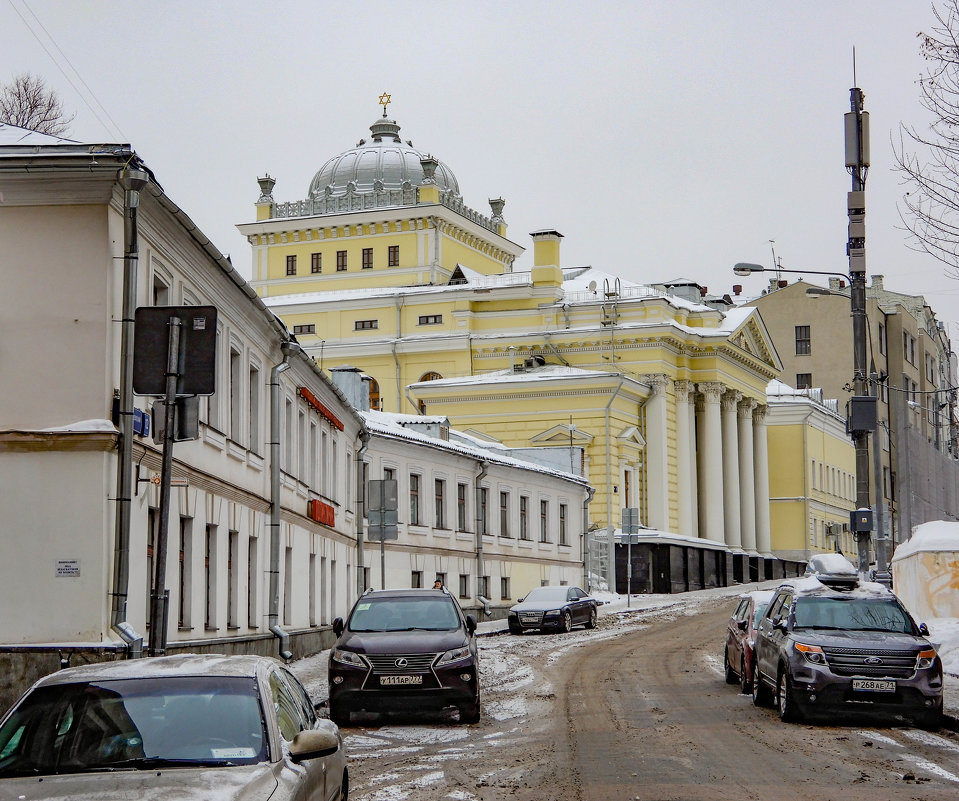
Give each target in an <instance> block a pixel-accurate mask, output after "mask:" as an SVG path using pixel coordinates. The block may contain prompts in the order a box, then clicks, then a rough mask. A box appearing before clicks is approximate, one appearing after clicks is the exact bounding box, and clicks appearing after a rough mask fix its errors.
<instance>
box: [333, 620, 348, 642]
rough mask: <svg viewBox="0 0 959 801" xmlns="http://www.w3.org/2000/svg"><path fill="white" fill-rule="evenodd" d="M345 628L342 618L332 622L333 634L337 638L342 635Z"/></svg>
mask: <svg viewBox="0 0 959 801" xmlns="http://www.w3.org/2000/svg"><path fill="white" fill-rule="evenodd" d="M344 628H346V626H344V625H343V618H341V617H338V618H335V619H334V620H333V633H334V634H335V635H336V636H337V637H339V636H340V635H341V634H342V633H343V629H344Z"/></svg>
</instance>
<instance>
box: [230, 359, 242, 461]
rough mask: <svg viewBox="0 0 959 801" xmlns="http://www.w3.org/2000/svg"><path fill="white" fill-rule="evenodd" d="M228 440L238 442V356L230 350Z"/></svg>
mask: <svg viewBox="0 0 959 801" xmlns="http://www.w3.org/2000/svg"><path fill="white" fill-rule="evenodd" d="M230 438H231V439H232V440H233V441H234V442H239V441H240V354H239V353H237V352H236V351H235V350H234V349H233V348H230Z"/></svg>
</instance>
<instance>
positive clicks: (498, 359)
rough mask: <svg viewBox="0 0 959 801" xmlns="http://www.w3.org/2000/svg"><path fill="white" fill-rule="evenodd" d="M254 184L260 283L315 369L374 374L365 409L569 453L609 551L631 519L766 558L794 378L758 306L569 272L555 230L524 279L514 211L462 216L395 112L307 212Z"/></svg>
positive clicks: (256, 282) (495, 513) (270, 183)
mask: <svg viewBox="0 0 959 801" xmlns="http://www.w3.org/2000/svg"><path fill="white" fill-rule="evenodd" d="M386 100H387V101H388V97H387V98H386ZM381 101H382V98H381ZM259 184H260V196H259V199H258V200H257V203H256V221H255V222H248V223H243V224H240V225H239V226H238V228H239V230H240V231H241V233H242V234H243V235H245V236H246V237H247V239H248V241H249V243H250V245H251V247H252V280H251V282H250V283H251V285H252V286H253V288H254V289H255V290H256V291H257V292H258V293H259V294H260V296H261V297H262V298H263V300H264V302H265V303H266V305H267V306H268V307H269V308H270V309H272V311H273V312H274V313H276V314H277V315H278V316H279V317H280V318H281V319H282V320H283V321H284V322H285V323H286V325H287V326H288V327H289V328H290V330H291V331H292V332H293V333H294V334H295V336H296V338H297V340H298V341H299V343H300V344H301V345H302V346H303V348H304V349H305V350H306V351H307V352H308V353H309V354H310V355H312V356H313V358H314V359H315V360H316V361H317V363H318V364H319V366H320V367H321V369H324V370H327V371H328V370H329V369H331V368H334V367H340V366H343V365H351V366H353V367H355V368H358V369H359V370H361V371H362V372H363V373H365V374H366V375H367V376H369V386H370V405H371V407H372V408H374V409H380V410H382V411H387V412H399V413H404V414H425V415H429V416H443V417H445V418H448V419H449V422H450V424H451V425H453V426H454V427H456V428H457V429H459V430H461V431H465V432H466V433H468V434H472V435H473V436H475V437H477V438H479V439H485V440H488V441H496V442H501V443H503V444H504V445H506V446H508V447H513V448H554V449H556V450H557V454H563V456H562V457H560V458H562V459H565V460H566V461H568V462H570V464H569V465H568V466H566V468H565V469H566V470H568V471H569V472H575V473H580V472H582V473H583V474H585V475H586V476H587V477H588V478H589V481H590V483H591V484H592V486H593V488H594V492H595V494H594V496H593V498H592V501H591V504H590V508H589V518H590V520H591V526H590V528H591V530H593V531H594V532H595V534H594V537H595V536H596V535H598V536H599V538H600V539H602V538H603V537H604V536H605V538H606V540H605V541H606V543H607V544H608V546H609V550H610V552H611V551H612V548H611V545H612V542H613V541H614V538H615V536H616V535H617V534H618V532H619V530H620V528H621V523H622V510H623V509H624V508H627V507H629V508H636V509H637V510H638V515H639V522H640V523H641V524H642V526H644V527H646V529H648V530H649V531H644V533H646V534H649V535H658V536H661V537H663V538H665V540H667V541H675V542H686V541H688V540H694V541H695V542H697V543H700V544H701V545H702V546H703V547H706V548H709V549H713V550H719V551H724V552H726V553H728V554H734V555H740V556H744V555H752V556H770V555H771V551H772V548H771V544H770V521H769V477H768V476H769V473H768V453H767V438H766V420H765V417H766V411H767V400H766V386H767V384H768V383H769V381H770V380H771V379H773V378H777V377H778V376H779V374H780V372H781V363H780V360H779V357H778V355H777V354H776V350H775V348H774V346H773V345H772V341H771V339H770V337H769V335H768V332H767V331H766V328H765V326H764V324H763V321H762V318H761V316H760V314H759V313H758V311H757V310H756V309H755V308H752V307H732V308H716V307H714V306H711V305H707V304H706V303H705V302H701V301H700V302H691V301H689V300H686V299H683V298H681V297H678V296H675V295H673V294H670V293H668V292H667V291H660V290H657V289H653V288H651V287H649V286H645V285H641V284H637V283H633V282H630V281H626V280H622V279H620V278H618V277H616V276H615V275H612V274H610V273H605V272H602V271H600V270H597V269H593V268H591V267H588V266H580V267H568V266H564V265H563V264H562V261H561V252H560V250H561V241H562V235H561V234H560V233H559V232H557V231H555V230H551V229H544V230H540V231H534V232H533V233H531V234H530V237H531V239H532V260H531V261H532V264H526V265H525V267H523V266H521V264H518V262H519V261H520V257H521V256H523V253H524V250H525V249H524V248H523V247H522V246H520V245H519V244H517V243H516V242H514V241H513V240H512V239H510V238H509V237H508V236H507V225H506V221H505V219H504V217H503V210H504V205H505V204H504V201H503V200H502V199H501V198H497V199H494V200H490V201H489V206H490V210H489V213H488V214H484V213H481V212H478V211H476V210H474V209H472V208H470V207H468V206H467V205H466V204H465V203H464V201H463V197H462V195H461V193H460V188H459V185H458V183H457V180H456V177H455V175H454V174H453V172H452V170H451V169H450V168H449V167H448V166H447V165H446V164H444V163H443V162H442V161H440V160H438V159H436V158H434V157H433V156H432V155H430V154H428V153H424V152H421V151H419V150H417V149H414V148H413V146H412V144H411V143H410V142H404V141H403V140H402V139H401V138H400V126H399V125H398V124H397V123H396V122H395V121H394V120H392V119H388V118H387V116H386V106H385V104H384V111H383V116H382V117H380V118H378V119H377V120H376V121H375V122H374V123H373V125H371V126H370V135H369V137H368V138H364V139H361V140H360V141H359V142H358V144H357V145H356V146H355V147H353V148H350V149H348V150H345V151H343V152H342V153H339V154H337V155H334V156H332V157H331V158H330V159H329V160H328V161H327V162H326V163H325V164H323V165H322V166H321V167H320V169H319V170H318V171H317V172H316V174H315V175H314V177H313V178H312V181H311V182H310V183H309V187H308V190H307V194H306V197H305V199H301V200H295V201H288V202H277V201H276V200H275V199H274V197H273V189H274V185H275V182H274V180H273V179H272V178H270V177H269V176H268V175H267V177H265V178H260V179H259ZM526 259H529V256H526ZM570 454H575V457H573V456H571V455H570ZM398 480H399V482H400V484H399V497H400V499H401V500H400V509H399V514H400V518H401V519H402V516H403V501H402V499H403V497H404V485H403V477H402V476H400V477H398ZM534 505H535V501H534ZM500 512H502V510H497V509H495V508H494V509H493V510H491V511H490V514H489V519H490V521H491V525H490V528H491V529H492V531H491V532H490V535H491V536H496V535H497V532H496V521H497V520H498V519H499V513H500ZM528 514H529V515H530V516H531V517H535V515H536V514H537V509H535V508H534V509H531V510H528ZM504 519H505V518H504ZM587 558H588V555H587ZM729 564H730V568H729V578H730V579H732V578H733V577H734V576H733V572H734V568H733V567H731V565H732V564H733V560H729ZM737 564H740V563H739V562H737ZM723 569H725V568H723ZM735 570H736V572H738V573H739V575H737V576H735V578H736V579H737V580H744V576H743V575H742V570H743V568H742V567H739V568H736V569H735ZM760 577H761V576H760ZM748 578H749V577H748V576H745V580H748ZM723 583H725V582H723Z"/></svg>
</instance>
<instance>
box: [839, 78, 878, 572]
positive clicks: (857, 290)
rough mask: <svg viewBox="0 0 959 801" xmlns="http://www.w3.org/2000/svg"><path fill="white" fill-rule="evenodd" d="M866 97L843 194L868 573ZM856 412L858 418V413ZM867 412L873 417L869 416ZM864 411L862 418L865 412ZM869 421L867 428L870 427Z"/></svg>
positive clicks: (862, 555)
mask: <svg viewBox="0 0 959 801" xmlns="http://www.w3.org/2000/svg"><path fill="white" fill-rule="evenodd" d="M863 100H864V95H863V93H862V90H861V89H859V88H856V87H854V88H852V89H850V90H849V105H850V111H849V112H847V113H846V115H845V133H846V169H847V170H848V171H849V173H850V175H852V190H851V191H850V192H849V194H848V196H847V204H846V205H847V210H848V214H849V241H848V243H847V245H846V253H847V255H848V256H849V278H850V282H851V283H850V288H849V289H850V293H849V297H850V303H851V306H852V337H853V393H854V395H855V397H854V398H853V404H852V405H851V407H850V409H851V410H852V412H853V414H851V415H850V423H849V429H850V433H851V434H852V436H853V440H854V442H855V444H856V513H855V514H854V515H853V516H852V517H851V521H852V523H853V531H854V533H855V535H856V543H857V551H858V557H859V565H858V567H859V573H860V574H862V575H865V574H866V573H868V572H869V545H870V537H871V533H872V513H871V506H870V503H869V434H870V432H871V431H872V430H874V428H875V418H876V412H875V409H876V406H875V404H876V399H875V398H870V397H868V396H869V382H868V379H867V374H866V222H865V218H866V191H865V190H866V173H867V172H868V170H869V113H868V112H866V111H863V110H862V106H863ZM857 410H858V411H859V412H860V414H856V411H857ZM870 410H871V415H870ZM863 413H864V414H863ZM870 417H871V426H870Z"/></svg>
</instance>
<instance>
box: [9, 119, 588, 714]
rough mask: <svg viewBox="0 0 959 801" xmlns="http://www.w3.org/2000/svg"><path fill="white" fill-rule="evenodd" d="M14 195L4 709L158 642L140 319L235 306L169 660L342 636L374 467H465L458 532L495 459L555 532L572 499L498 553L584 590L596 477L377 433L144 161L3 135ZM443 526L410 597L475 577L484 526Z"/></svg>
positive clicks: (360, 577)
mask: <svg viewBox="0 0 959 801" xmlns="http://www.w3.org/2000/svg"><path fill="white" fill-rule="evenodd" d="M0 193H2V200H0V242H2V247H0V278H2V292H3V294H2V299H3V300H2V303H0V331H2V336H0V371H2V380H0V521H2V526H0V532H2V538H3V546H4V547H3V552H4V554H5V558H4V559H3V561H2V563H0V608H2V609H3V610H4V615H3V616H2V618H0V671H2V673H3V675H4V676H6V679H5V680H4V681H3V682H0V702H3V701H8V702H9V701H12V700H13V699H14V698H15V696H16V694H17V692H18V691H19V690H22V689H23V688H24V687H25V686H26V685H27V684H29V683H30V682H31V681H32V680H33V679H34V678H35V677H36V676H38V675H42V674H44V673H47V672H49V671H50V670H53V669H55V668H56V667H57V665H58V664H59V662H58V660H59V659H60V658H61V657H62V658H63V659H67V660H72V661H73V663H74V664H76V663H77V662H80V661H85V660H90V659H103V658H116V657H123V656H127V655H132V654H135V653H136V652H137V651H138V649H139V647H140V642H139V641H140V639H141V638H142V639H143V641H144V645H145V644H146V643H147V642H149V635H150V634H151V624H152V622H153V621H151V620H150V603H149V596H150V589H151V585H152V583H153V576H154V575H155V568H156V566H157V552H158V549H159V547H160V541H159V540H158V529H159V527H160V526H159V520H160V516H161V504H160V496H161V489H160V487H159V486H158V485H157V483H155V482H156V481H157V479H159V477H160V474H161V472H162V451H161V448H160V446H159V445H158V444H157V442H155V441H154V438H153V435H152V434H153V432H147V431H145V430H144V429H143V428H142V426H143V425H144V421H147V422H150V421H155V420H156V419H157V418H156V416H154V417H152V418H151V415H150V414H149V412H150V408H151V404H152V403H153V401H154V398H150V397H142V396H134V395H133V392H132V384H133V381H132V377H131V376H132V373H133V372H135V367H136V365H135V364H134V363H133V356H132V354H133V351H134V329H135V326H134V323H133V319H134V313H133V312H134V309H135V308H136V307H150V306H154V307H155V306H173V307H186V306H196V307H204V306H213V307H215V309H216V332H217V336H216V338H215V349H216V392H215V394H213V395H212V396H210V397H207V398H201V401H200V404H199V424H198V437H197V438H196V439H195V440H191V441H183V442H177V443H176V444H175V445H174V446H173V463H172V469H171V471H170V474H171V476H172V479H173V480H174V483H175V484H176V485H177V486H174V487H173V488H172V489H171V491H170V503H169V524H168V526H167V555H166V559H165V560H164V562H163V564H164V565H165V582H164V583H163V586H164V587H165V588H166V589H168V590H169V603H168V606H167V620H166V626H165V636H164V638H163V639H164V640H165V645H166V650H168V651H173V650H212V651H227V652H229V651H244V652H249V651H254V652H261V653H273V654H276V653H283V652H285V651H290V652H294V653H296V654H299V655H302V654H305V653H310V652H313V651H315V650H319V648H321V647H324V646H325V645H327V644H328V640H329V623H330V622H331V621H332V619H333V618H334V617H336V616H338V615H344V614H346V612H348V610H349V608H350V606H351V604H352V602H353V600H354V599H355V597H356V595H357V593H358V592H359V591H360V590H361V589H362V588H363V587H364V586H367V583H368V584H375V583H376V582H375V580H373V577H374V576H375V573H376V568H375V565H376V564H378V563H377V562H375V561H374V554H373V552H372V550H371V549H370V548H369V547H367V548H365V549H364V548H363V543H362V542H361V541H359V542H358V537H357V530H358V529H359V528H361V523H362V518H363V509H362V506H361V503H362V499H363V494H362V493H358V492H357V487H358V486H359V483H360V481H362V476H363V474H364V471H363V468H362V462H363V461H366V462H369V464H370V468H369V471H370V475H373V473H374V472H375V474H377V475H379V474H380V473H381V472H382V471H383V469H385V468H388V467H390V466H391V465H392V469H395V470H397V471H398V472H400V471H402V472H403V474H404V480H408V479H407V478H406V477H407V476H408V475H409V474H410V470H411V467H410V465H412V464H414V463H418V464H420V465H422V466H423V470H424V472H423V473H422V475H423V480H424V482H426V481H434V480H435V477H436V476H438V475H439V473H438V472H437V471H439V470H441V469H442V470H446V471H448V480H449V482H450V483H449V487H450V492H452V493H454V494H453V495H451V496H450V499H449V501H448V503H449V505H448V509H449V514H450V515H451V516H453V517H452V519H454V520H455V515H456V514H457V513H458V511H457V509H458V507H457V506H456V504H455V500H454V499H455V493H456V492H458V491H459V485H460V484H461V483H464V482H465V483H466V484H467V485H468V486H470V487H474V485H473V483H472V482H473V481H474V480H475V478H476V475H477V473H476V470H475V465H476V464H477V463H478V461H488V462H489V468H488V475H487V477H486V478H485V479H484V480H485V481H486V484H485V485H484V484H482V483H481V486H486V487H487V488H488V489H489V493H490V498H495V495H494V493H497V492H499V491H500V488H501V487H506V486H509V490H508V491H509V492H510V493H511V494H512V493H515V494H516V496H519V495H524V496H528V497H529V498H530V499H531V500H530V503H532V504H534V505H535V504H538V503H539V501H540V500H541V499H542V500H545V501H547V502H548V504H549V506H548V515H549V524H550V536H553V531H554V527H555V526H558V525H559V517H558V515H559V514H560V513H559V508H560V506H559V504H568V505H567V507H566V509H567V513H568V514H569V519H568V520H567V521H566V524H565V525H567V526H568V529H567V535H568V537H569V541H570V544H569V545H566V546H563V545H561V544H560V543H559V541H558V540H556V541H554V543H553V544H551V545H550V546H549V547H547V544H546V543H542V544H540V543H538V542H533V543H530V544H528V545H527V544H525V543H522V544H521V543H519V542H517V543H516V544H515V545H513V544H506V545H505V546H504V547H502V548H500V547H499V543H493V544H491V545H490V547H489V554H490V556H489V557H488V559H487V564H489V565H490V568H491V569H490V571H489V573H488V574H489V575H490V577H491V580H493V581H494V583H496V584H501V577H503V576H505V577H507V578H509V577H510V576H514V577H515V576H517V575H520V574H522V575H523V577H524V579H523V583H524V585H525V583H526V576H527V574H529V575H532V576H535V577H538V578H540V579H541V580H549V581H562V580H568V581H570V583H573V580H574V578H578V576H579V575H581V570H582V556H581V548H580V536H581V534H582V531H583V529H584V527H585V524H584V520H583V503H584V499H585V496H586V485H585V482H584V481H583V480H582V479H579V478H576V477H573V476H565V477H564V476H562V475H560V474H558V473H557V471H555V470H554V471H549V470H541V469H532V468H530V467H529V466H526V467H523V466H522V464H521V463H520V462H518V461H515V460H514V461H513V462H511V461H510V459H509V457H508V456H504V457H502V458H501V459H500V460H497V459H495V458H493V457H492V456H489V457H487V456H482V455H478V454H474V453H467V449H465V448H461V449H460V450H459V451H458V452H454V451H449V450H443V449H438V448H436V447H435V445H434V443H432V442H420V441H417V442H413V441H412V440H407V441H402V442H401V438H398V437H397V436H395V432H392V430H390V426H389V425H386V424H383V425H382V426H379V425H378V424H374V423H373V422H370V423H369V426H368V425H367V424H366V423H365V421H364V418H363V416H362V415H361V414H359V413H358V412H357V411H355V409H354V407H353V406H351V405H350V404H349V403H348V402H347V399H346V396H345V395H344V394H343V392H342V391H341V390H339V389H338V388H337V387H336V386H335V385H334V384H333V383H332V382H331V381H330V380H329V379H328V378H327V377H326V376H325V375H324V373H323V372H322V371H321V370H320V369H319V368H318V367H317V365H316V364H315V362H314V361H313V360H312V359H311V358H309V357H308V356H306V355H305V354H303V353H302V352H301V351H300V350H299V347H298V346H297V344H296V342H295V340H294V339H292V338H291V337H290V334H289V333H288V331H287V328H286V327H285V326H284V324H283V323H282V322H280V321H279V319H278V318H277V317H276V316H275V315H274V314H273V313H272V312H271V311H270V310H269V309H267V308H266V307H265V305H264V304H263V302H262V301H261V300H260V299H259V297H258V296H257V295H256V293H255V292H254V291H253V290H252V289H251V288H250V286H249V285H248V284H247V283H246V281H244V279H243V278H241V277H240V276H239V275H238V274H237V273H236V271H235V270H234V269H233V266H232V264H231V262H230V260H229V258H228V257H225V256H223V255H222V254H221V253H220V252H219V251H218V250H217V249H216V248H215V247H214V246H213V245H212V243H210V242H209V240H208V239H207V238H206V237H205V236H204V235H203V234H202V232H200V231H199V229H197V227H196V226H195V224H194V223H193V222H192V220H190V218H189V217H188V216H187V215H186V213H185V212H184V211H183V210H182V209H180V208H179V207H177V206H176V204H175V203H174V202H173V201H172V200H171V199H170V198H169V197H168V196H167V195H166V194H165V192H164V191H163V189H162V187H161V185H160V184H159V182H158V181H157V180H156V178H155V177H154V176H153V175H152V173H150V171H149V169H148V167H147V166H146V165H145V164H144V163H143V162H142V161H141V160H140V159H139V158H138V156H137V155H136V154H135V153H134V151H133V150H132V149H131V148H130V147H129V146H128V145H123V144H116V145H103V144H99V145H90V144H82V143H76V142H70V141H67V140H62V139H57V138H54V137H48V136H44V135H39V134H35V133H32V132H28V131H23V130H22V129H17V128H13V127H11V126H5V125H0ZM380 428H382V429H383V430H379V429H380ZM368 429H370V430H372V435H371V433H370V430H368ZM414 439H415V438H414ZM440 465H442V467H440ZM510 482H513V483H512V484H511V483H510ZM431 486H432V485H431ZM514 487H515V489H514ZM405 491H407V492H408V490H405ZM473 491H475V488H474V489H473ZM424 492H432V490H430V489H426V488H424ZM470 498H472V496H470ZM424 502H425V499H424ZM430 502H432V501H430ZM473 502H474V501H472V500H468V503H473ZM490 502H491V503H495V500H491V501H490ZM470 508H471V511H470V513H469V514H470V515H471V516H472V515H473V514H475V512H474V511H472V507H470ZM538 509H539V507H538V506H534V509H531V510H528V514H529V515H530V521H531V522H530V526H531V528H533V530H534V531H535V530H536V529H535V528H534V527H535V526H536V525H537V524H538V523H537V522H536V521H537V520H538V518H536V517H535V515H537V514H538ZM406 522H408V521H406ZM441 528H442V527H441V526H432V525H431V526H426V527H422V528H421V529H420V530H417V531H415V532H411V531H406V530H404V534H403V536H404V537H405V538H406V540H405V541H399V542H398V543H397V544H396V545H395V546H394V547H391V549H390V551H391V552H393V560H395V564H394V561H393V560H391V561H390V564H389V566H388V569H387V578H388V580H392V577H394V576H395V581H396V582H397V584H398V585H402V586H409V583H410V581H411V580H412V571H411V565H414V564H422V565H423V571H425V572H429V573H433V572H436V571H439V569H440V567H441V566H443V567H445V568H446V572H447V573H448V574H449V575H450V576H453V575H454V574H455V576H456V577H457V579H456V580H457V581H458V577H459V576H460V575H474V576H475V575H479V573H478V572H477V570H476V568H475V567H473V566H471V565H475V564H476V560H477V552H476V548H475V542H474V541H473V540H472V539H471V537H470V535H468V533H466V532H468V530H469V529H464V531H455V530H451V531H449V532H447V533H446V534H445V540H444V534H443V533H442V532H441V531H440V529H441ZM454 528H455V527H454ZM474 530H475V529H474ZM483 540H484V541H485V540H486V537H483ZM361 554H362V556H361ZM494 555H497V557H496V558H495V559H494V558H493V557H494ZM510 555H512V559H511V560H510V558H509V557H510ZM510 561H512V563H515V564H518V565H521V567H519V568H516V567H511V566H510V564H507V563H508V562H510ZM577 562H578V563H579V565H578V568H577V567H576V565H577ZM360 568H362V569H360ZM577 569H578V570H579V571H580V572H579V573H577ZM371 574H372V575H371ZM493 577H495V580H494V578H493ZM428 578H429V580H432V578H433V576H432V575H429V576H428ZM368 579H369V580H368ZM424 580H425V579H424ZM516 589H519V588H517V587H516V585H515V583H514V585H513V586H512V587H510V588H509V590H510V592H509V594H511V595H512V594H515V590H516ZM522 589H525V586H524V587H523V588H522ZM491 590H492V592H493V594H494V598H495V599H496V600H497V601H498V600H499V598H500V595H499V594H497V593H499V592H500V586H495V587H491ZM467 596H468V597H467ZM467 596H463V597H462V598H461V600H462V601H463V603H464V605H469V606H474V607H475V606H476V605H477V604H478V601H476V599H475V590H471V591H470V592H468V593H467ZM154 631H155V630H154Z"/></svg>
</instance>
